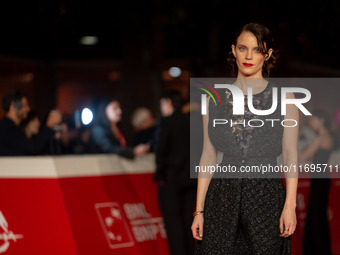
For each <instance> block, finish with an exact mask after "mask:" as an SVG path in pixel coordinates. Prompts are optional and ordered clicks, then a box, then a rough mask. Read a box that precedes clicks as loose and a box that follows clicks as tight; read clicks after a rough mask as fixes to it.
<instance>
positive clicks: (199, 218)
mask: <svg viewBox="0 0 340 255" xmlns="http://www.w3.org/2000/svg"><path fill="white" fill-rule="evenodd" d="M203 222H204V217H203V214H202V213H201V214H198V215H196V216H195V217H194V221H193V222H192V225H191V231H192V236H193V237H194V238H195V239H197V240H202V239H203Z"/></svg>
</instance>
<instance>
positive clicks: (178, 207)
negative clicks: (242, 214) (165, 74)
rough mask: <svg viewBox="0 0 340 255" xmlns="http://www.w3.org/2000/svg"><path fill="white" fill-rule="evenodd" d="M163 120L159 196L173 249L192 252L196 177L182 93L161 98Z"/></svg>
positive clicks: (158, 154) (181, 254)
mask: <svg viewBox="0 0 340 255" xmlns="http://www.w3.org/2000/svg"><path fill="white" fill-rule="evenodd" d="M160 107H161V113H162V116H163V119H162V121H161V124H160V131H159V137H158V143H157V147H156V148H157V149H156V165H157V166H156V172H155V176H154V180H155V181H157V182H158V184H159V185H158V199H159V204H160V208H161V211H162V215H163V218H164V223H165V228H166V231H167V236H168V242H169V246H170V252H171V254H173V255H189V254H190V255H191V254H193V252H194V245H195V241H194V239H193V238H192V235H191V230H190V226H191V222H192V212H193V211H194V209H195V198H196V180H195V179H190V118H189V115H188V114H183V113H182V111H181V107H182V98H181V95H180V93H179V92H177V91H169V92H166V93H165V94H164V95H163V97H162V98H161V100H160Z"/></svg>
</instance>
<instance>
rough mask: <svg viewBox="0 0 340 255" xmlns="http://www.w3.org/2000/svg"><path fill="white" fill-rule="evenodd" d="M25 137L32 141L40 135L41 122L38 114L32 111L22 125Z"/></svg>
mask: <svg viewBox="0 0 340 255" xmlns="http://www.w3.org/2000/svg"><path fill="white" fill-rule="evenodd" d="M20 126H21V127H22V129H23V131H24V132H25V135H26V137H27V138H28V139H31V138H32V137H34V136H35V135H37V134H39V129H40V126H41V122H40V120H39V116H38V113H37V112H35V111H30V112H29V113H28V114H27V117H26V118H25V119H24V120H23V121H22V122H21V123H20Z"/></svg>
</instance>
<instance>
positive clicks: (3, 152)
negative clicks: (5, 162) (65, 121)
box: [0, 117, 54, 156]
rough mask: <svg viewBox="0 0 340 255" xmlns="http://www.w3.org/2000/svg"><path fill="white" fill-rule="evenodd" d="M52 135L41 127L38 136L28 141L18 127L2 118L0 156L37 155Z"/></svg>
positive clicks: (49, 130)
mask: <svg viewBox="0 0 340 255" xmlns="http://www.w3.org/2000/svg"><path fill="white" fill-rule="evenodd" d="M53 135H54V131H53V130H52V129H50V128H48V127H43V128H41V130H40V132H39V134H38V135H36V136H35V137H34V138H32V139H28V138H27V137H26V135H25V133H24V131H23V130H22V129H21V128H20V127H19V126H17V125H16V124H15V123H14V122H13V121H12V120H11V119H9V118H7V117H4V118H3V119H2V120H1V122H0V156H25V155H37V154H39V153H40V152H41V150H42V149H43V148H44V147H45V145H46V144H47V143H48V142H49V141H50V140H51V139H52V137H53Z"/></svg>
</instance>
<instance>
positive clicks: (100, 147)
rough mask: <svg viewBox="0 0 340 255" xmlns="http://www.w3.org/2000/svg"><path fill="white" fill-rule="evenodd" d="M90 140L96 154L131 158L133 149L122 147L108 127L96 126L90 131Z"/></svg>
mask: <svg viewBox="0 0 340 255" xmlns="http://www.w3.org/2000/svg"><path fill="white" fill-rule="evenodd" d="M91 140H92V142H93V144H94V146H95V148H96V149H95V150H96V152H97V153H115V154H118V155H120V156H123V157H126V158H133V157H134V155H133V147H125V148H124V147H122V146H121V145H120V142H119V140H118V139H117V137H116V136H115V135H114V134H113V133H112V131H111V129H110V126H108V125H103V124H97V125H95V126H93V128H92V130H91Z"/></svg>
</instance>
